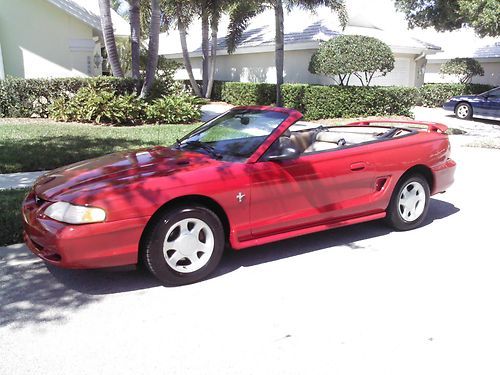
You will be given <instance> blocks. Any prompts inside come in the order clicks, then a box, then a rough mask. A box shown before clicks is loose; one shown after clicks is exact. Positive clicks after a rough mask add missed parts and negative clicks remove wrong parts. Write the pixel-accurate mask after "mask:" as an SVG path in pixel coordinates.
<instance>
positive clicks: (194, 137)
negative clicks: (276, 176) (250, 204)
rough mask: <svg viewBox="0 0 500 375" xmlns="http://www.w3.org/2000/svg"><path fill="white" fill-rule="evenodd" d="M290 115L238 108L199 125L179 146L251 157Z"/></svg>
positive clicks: (225, 156)
mask: <svg viewBox="0 0 500 375" xmlns="http://www.w3.org/2000/svg"><path fill="white" fill-rule="evenodd" d="M287 117H288V114H287V113H283V112H276V111H265V110H258V109H234V110H231V111H229V112H227V113H225V114H224V115H222V116H219V117H217V118H215V119H213V120H211V121H209V122H207V123H206V124H204V125H202V126H201V127H199V128H198V129H195V130H194V131H193V132H191V133H190V134H188V135H187V136H185V137H184V138H183V139H182V140H179V141H178V142H177V147H180V148H186V149H196V150H197V151H201V152H204V153H206V154H208V155H211V156H213V157H214V158H218V159H224V160H242V159H247V158H248V157H250V156H251V155H252V154H253V153H254V152H255V151H256V150H257V148H258V147H259V146H260V145H261V144H262V142H264V140H265V139H266V138H267V137H268V136H269V135H270V134H271V133H272V132H273V131H274V130H275V129H276V128H277V127H278V126H279V125H280V124H281V123H282V122H283V121H284V120H285V119H286V118H287Z"/></svg>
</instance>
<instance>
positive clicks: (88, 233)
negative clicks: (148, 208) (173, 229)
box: [22, 191, 149, 268]
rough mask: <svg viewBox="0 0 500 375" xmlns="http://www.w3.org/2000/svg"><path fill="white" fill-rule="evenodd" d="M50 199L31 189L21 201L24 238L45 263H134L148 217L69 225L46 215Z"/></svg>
mask: <svg viewBox="0 0 500 375" xmlns="http://www.w3.org/2000/svg"><path fill="white" fill-rule="evenodd" d="M48 205H50V202H46V201H42V200H36V199H35V194H34V192H33V191H31V192H30V193H29V194H28V196H27V197H26V198H25V200H24V202H23V205H22V213H23V225H24V240H25V242H26V245H27V246H28V248H29V249H30V250H31V251H32V252H33V253H34V254H35V255H37V256H39V257H40V258H42V259H43V260H45V261H46V262H48V263H51V264H54V265H56V266H59V267H64V268H105V267H115V266H125V265H131V264H136V263H137V259H138V251H139V241H140V238H141V235H142V232H143V230H144V228H145V226H146V223H147V222H148V220H149V217H141V218H134V219H127V220H119V221H112V222H103V223H94V224H83V225H71V224H65V223H60V222H58V221H55V220H52V219H50V218H48V217H46V216H45V215H44V214H43V212H44V210H45V208H46V207H47V206H48Z"/></svg>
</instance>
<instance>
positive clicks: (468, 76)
mask: <svg viewBox="0 0 500 375" xmlns="http://www.w3.org/2000/svg"><path fill="white" fill-rule="evenodd" d="M440 72H441V74H442V75H445V74H448V75H454V76H457V77H458V80H459V81H460V83H470V81H471V80H472V77H474V76H484V69H483V67H482V66H481V64H480V63H479V61H477V60H476V59H473V58H471V57H457V58H454V59H451V60H448V61H447V62H445V63H444V64H443V65H441V69H440Z"/></svg>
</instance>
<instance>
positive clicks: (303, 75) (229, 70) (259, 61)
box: [176, 49, 425, 86]
mask: <svg viewBox="0 0 500 375" xmlns="http://www.w3.org/2000/svg"><path fill="white" fill-rule="evenodd" d="M313 53H314V50H312V49H311V50H298V51H286V52H285V65H284V70H285V77H284V80H285V82H299V83H312V84H323V85H331V84H334V81H333V80H332V79H331V78H329V77H324V76H319V75H315V74H311V73H309V71H308V67H309V61H310V59H311V56H312V54H313ZM416 57H417V56H416V55H409V54H396V55H395V60H396V61H395V64H394V70H393V71H392V72H390V73H389V74H387V75H386V76H385V77H379V78H374V79H373V81H372V85H382V86H389V85H398V86H415V85H421V84H422V83H423V75H422V74H420V75H419V74H418V73H420V72H421V71H420V70H419V69H418V68H419V67H421V65H422V64H423V62H420V60H419V62H418V63H416V62H415V58H416ZM422 60H424V61H425V59H422ZM178 61H179V62H181V63H182V60H178ZM191 62H192V64H193V72H194V75H195V78H196V79H201V58H200V57H194V58H192V59H191ZM417 65H418V67H417ZM176 78H177V79H187V78H188V77H187V74H186V72H185V70H179V71H178V72H177V74H176ZM216 79H218V80H222V81H241V82H268V83H274V82H276V70H275V68H274V53H273V52H261V53H249V54H237V55H231V56H227V55H223V56H218V57H217V70H216ZM349 84H350V85H359V84H360V83H359V79H357V78H356V77H351V80H350V83H349Z"/></svg>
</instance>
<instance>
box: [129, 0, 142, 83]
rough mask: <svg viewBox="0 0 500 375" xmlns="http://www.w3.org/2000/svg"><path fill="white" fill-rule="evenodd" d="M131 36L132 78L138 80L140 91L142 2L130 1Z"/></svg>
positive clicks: (138, 0)
mask: <svg viewBox="0 0 500 375" xmlns="http://www.w3.org/2000/svg"><path fill="white" fill-rule="evenodd" d="M130 35H131V48H132V78H133V79H134V80H136V90H137V92H139V90H140V79H141V71H140V58H141V9H140V0H130Z"/></svg>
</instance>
